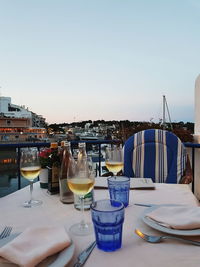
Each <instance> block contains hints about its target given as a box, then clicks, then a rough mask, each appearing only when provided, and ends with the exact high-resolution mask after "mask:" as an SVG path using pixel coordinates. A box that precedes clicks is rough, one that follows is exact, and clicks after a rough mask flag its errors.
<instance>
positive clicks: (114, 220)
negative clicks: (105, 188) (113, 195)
mask: <svg viewBox="0 0 200 267" xmlns="http://www.w3.org/2000/svg"><path fill="white" fill-rule="evenodd" d="M113 204H114V205H113ZM91 215H92V221H93V225H94V231H95V237H96V242H97V247H98V248H99V249H101V250H104V251H115V250H117V249H119V248H121V245H122V228H123V222H124V205H123V203H121V202H119V201H115V200H113V201H112V202H111V200H109V199H104V200H98V201H95V202H94V203H93V204H92V205H91Z"/></svg>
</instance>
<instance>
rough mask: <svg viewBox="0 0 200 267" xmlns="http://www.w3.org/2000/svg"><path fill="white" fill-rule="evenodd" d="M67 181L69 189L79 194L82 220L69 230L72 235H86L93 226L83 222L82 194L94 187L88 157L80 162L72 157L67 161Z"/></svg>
mask: <svg viewBox="0 0 200 267" xmlns="http://www.w3.org/2000/svg"><path fill="white" fill-rule="evenodd" d="M67 183H68V186H69V189H70V190H71V191H72V192H73V193H74V194H76V195H78V196H79V198H80V201H81V213H82V220H81V222H80V223H77V224H74V225H72V226H71V227H70V231H71V232H72V233H73V234H74V235H81V236H84V235H88V234H90V233H92V232H93V226H92V224H90V223H86V222H85V216H84V196H85V195H86V194H88V193H89V192H90V191H92V189H93V187H94V171H93V170H92V168H91V166H90V160H89V159H87V158H86V159H83V160H82V161H81V162H78V163H77V162H76V161H75V160H73V159H70V161H69V169H68V177H67Z"/></svg>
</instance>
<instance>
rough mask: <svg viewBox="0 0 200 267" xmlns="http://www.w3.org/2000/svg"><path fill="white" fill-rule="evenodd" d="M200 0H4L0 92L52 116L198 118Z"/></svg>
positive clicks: (70, 118) (58, 118) (0, 19)
mask: <svg viewBox="0 0 200 267" xmlns="http://www.w3.org/2000/svg"><path fill="white" fill-rule="evenodd" d="M199 73H200V1H199V0H167V1H166V0H0V86H1V88H0V92H1V95H2V96H10V97H11V98H12V103H13V104H17V105H25V106H26V107H28V108H29V109H30V110H32V111H33V112H35V113H37V114H41V115H43V116H44V117H45V118H46V120H47V122H48V123H54V122H56V123H61V122H72V121H82V120H88V119H91V120H98V119H104V120H126V119H127V120H131V121H149V120H150V119H152V118H153V121H154V122H157V121H158V119H159V118H161V117H162V95H163V94H165V95H166V98H167V101H168V106H169V109H170V115H171V119H172V121H185V122H187V121H194V84H195V79H196V77H197V76H198V75H199Z"/></svg>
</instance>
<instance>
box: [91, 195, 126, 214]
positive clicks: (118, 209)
mask: <svg viewBox="0 0 200 267" xmlns="http://www.w3.org/2000/svg"><path fill="white" fill-rule="evenodd" d="M105 201H106V202H109V203H110V204H111V203H112V201H113V202H117V203H120V204H121V205H120V206H119V207H115V206H112V205H111V207H114V208H115V209H113V210H98V209H97V208H95V207H96V205H95V203H97V202H105ZM90 208H91V209H92V210H93V211H97V212H106V213H109V212H118V211H120V210H123V209H125V206H124V204H123V202H121V201H118V200H115V199H108V198H107V199H99V200H96V201H94V202H93V203H92V204H91V205H90Z"/></svg>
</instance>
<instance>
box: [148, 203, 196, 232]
mask: <svg viewBox="0 0 200 267" xmlns="http://www.w3.org/2000/svg"><path fill="white" fill-rule="evenodd" d="M146 217H148V218H150V219H152V220H154V221H156V222H157V223H159V224H160V225H162V226H165V227H168V228H172V229H179V230H193V229H199V228H200V207H192V206H171V207H170V206H161V207H159V208H157V209H155V210H153V211H151V212H149V213H148V214H146Z"/></svg>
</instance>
